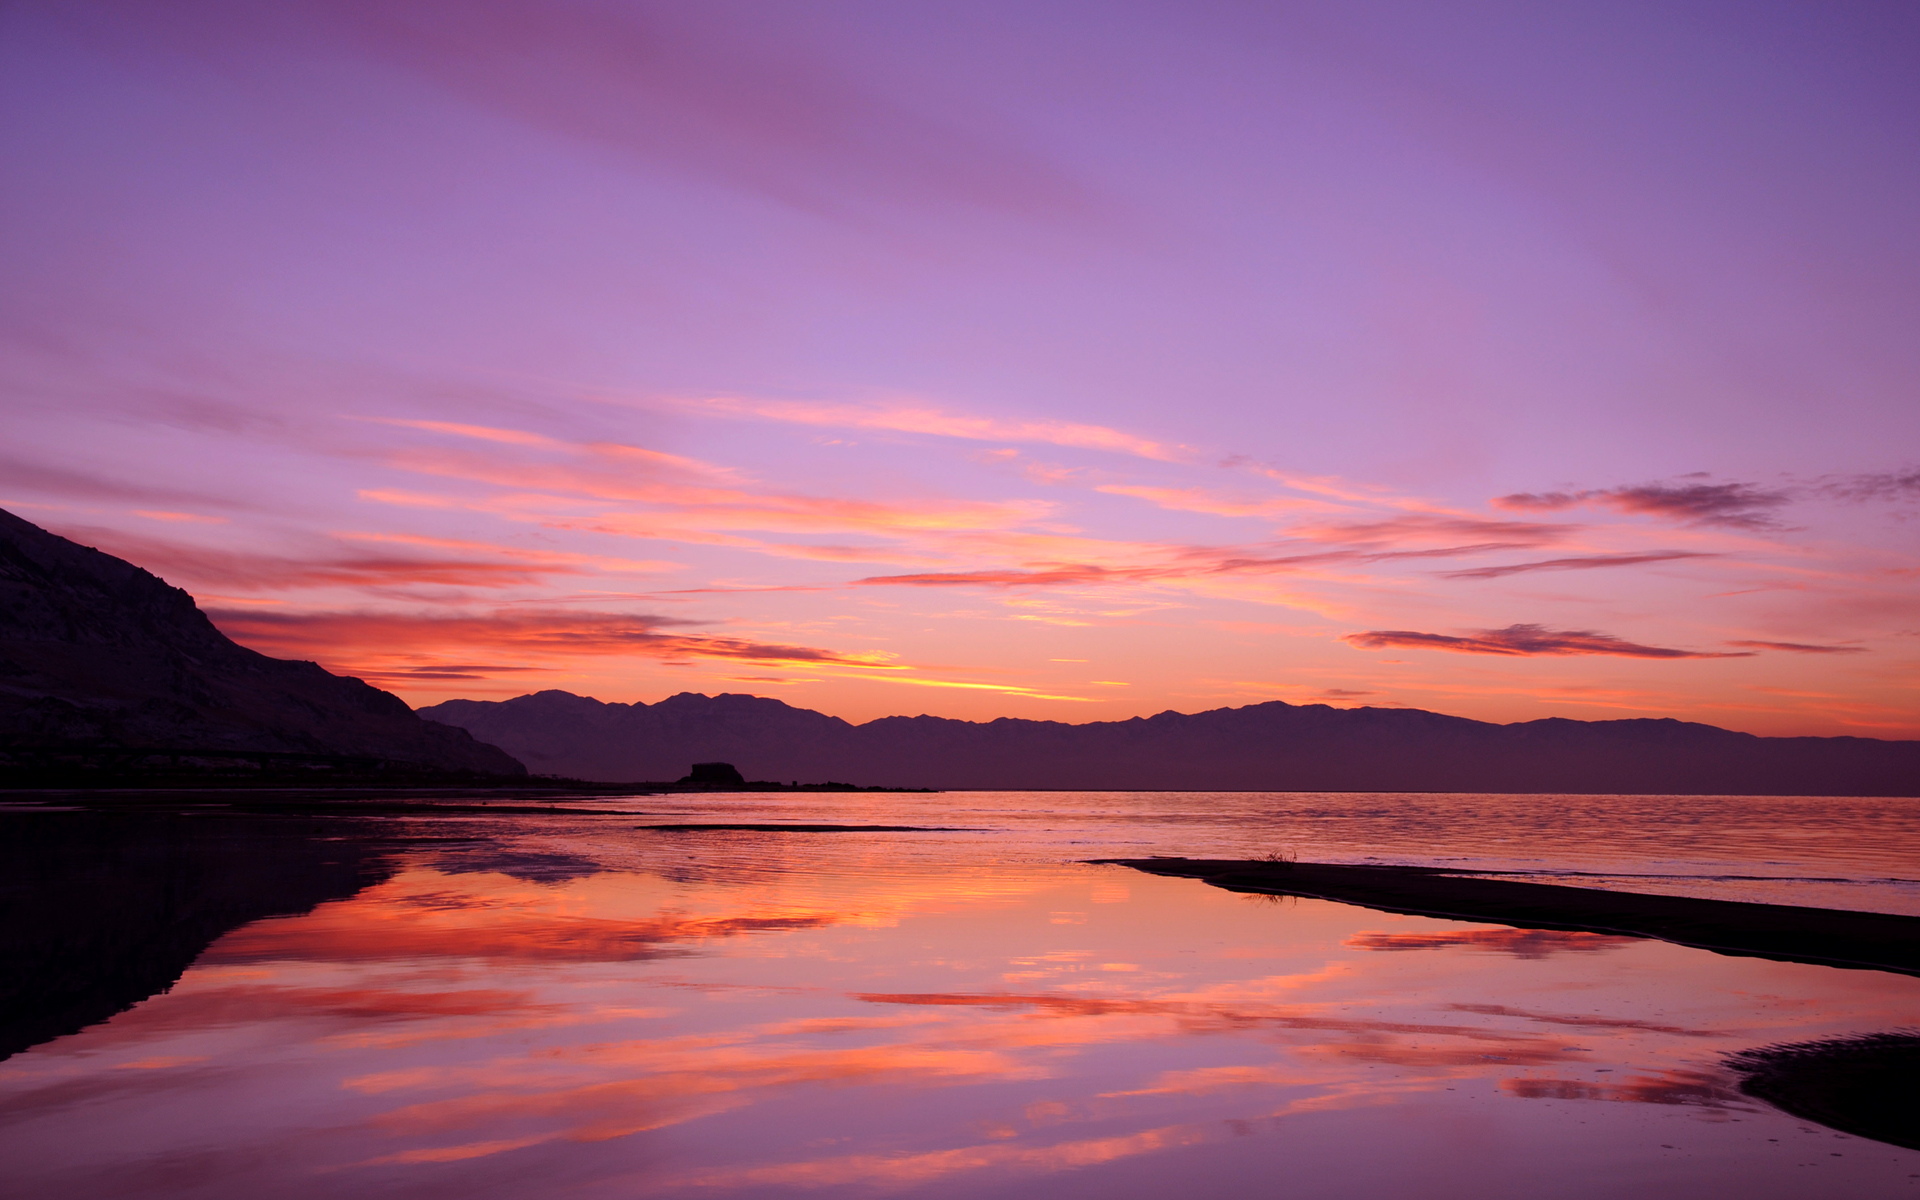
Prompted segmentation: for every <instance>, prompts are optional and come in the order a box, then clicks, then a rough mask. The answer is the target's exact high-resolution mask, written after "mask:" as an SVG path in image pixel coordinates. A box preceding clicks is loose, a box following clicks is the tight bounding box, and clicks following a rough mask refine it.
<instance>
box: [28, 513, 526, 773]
mask: <svg viewBox="0 0 1920 1200" xmlns="http://www.w3.org/2000/svg"><path fill="white" fill-rule="evenodd" d="M137 750H150V751H155V752H165V753H168V754H174V755H186V756H188V757H192V756H196V755H197V756H200V757H202V758H205V757H206V756H210V755H218V754H219V753H223V752H224V753H243V754H244V753H253V754H256V755H276V754H277V755H290V756H310V757H312V758H314V759H315V760H324V759H328V758H353V759H358V760H368V761H372V762H375V763H386V764H401V765H405V766H409V767H415V768H424V769H430V770H436V771H454V772H468V773H479V774H494V775H524V774H525V773H526V768H525V767H523V766H521V764H520V763H518V762H516V761H515V760H514V759H513V758H512V757H511V756H509V755H508V754H506V753H505V752H504V751H502V750H500V749H499V748H497V747H495V746H490V745H487V744H485V743H483V742H478V741H475V740H474V738H473V737H472V736H471V735H470V734H468V733H467V732H466V731H465V730H464V729H455V728H452V727H450V726H447V725H443V724H439V723H436V722H434V721H427V720H422V719H421V718H420V717H418V716H416V715H415V714H414V712H413V710H412V709H410V708H408V707H407V705H406V702H405V701H403V700H401V699H400V698H399V697H398V696H395V695H393V694H392V693H390V692H383V691H381V690H380V689H378V688H375V687H370V686H368V685H367V684H365V683H362V682H361V681H360V680H358V679H347V678H343V677H341V676H338V675H331V674H329V673H327V672H326V671H324V670H322V669H321V668H320V667H319V666H317V665H316V664H314V663H310V662H287V661H285V660H282V659H277V658H268V657H267V656H266V655H264V654H258V653H256V652H254V651H252V650H248V649H247V648H245V647H244V646H240V645H238V644H236V643H235V642H233V641H232V640H231V639H229V638H228V637H227V636H226V635H225V634H223V633H221V632H220V631H219V630H218V629H215V628H214V627H213V623H212V622H211V621H209V620H207V617H206V614H204V613H202V612H201V611H200V609H199V607H198V606H197V605H195V604H194V602H193V597H192V596H189V595H188V594H187V593H186V592H184V591H181V590H180V589H179V588H175V587H169V586H168V585H167V584H166V582H165V581H164V580H161V579H159V578H156V577H155V576H153V575H150V574H148V573H147V572H146V571H143V570H141V569H140V568H139V567H136V566H134V565H133V564H132V563H129V562H125V561H123V560H121V559H118V558H115V557H113V556H112V555H110V554H103V553H101V552H100V551H98V550H93V549H89V548H88V547H85V546H81V545H78V544H77V543H74V542H70V541H68V540H67V539H65V538H62V537H57V536H55V535H54V534H51V533H48V532H47V531H46V530H44V529H41V528H40V527H38V526H36V525H33V524H31V523H29V522H27V521H23V520H21V519H20V518H18V517H16V516H14V515H13V514H11V513H8V512H5V511H0V766H8V765H11V766H13V767H15V768H24V767H25V766H28V765H32V764H35V763H43V762H45V761H46V759H47V756H48V755H49V754H54V753H58V752H73V753H80V754H83V755H84V754H92V755H94V756H96V758H97V757H98V756H99V755H101V754H103V753H110V752H115V751H137Z"/></svg>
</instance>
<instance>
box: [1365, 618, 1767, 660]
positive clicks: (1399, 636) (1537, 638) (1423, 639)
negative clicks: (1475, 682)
mask: <svg viewBox="0 0 1920 1200" xmlns="http://www.w3.org/2000/svg"><path fill="white" fill-rule="evenodd" d="M1340 640H1341V641H1343V642H1346V643H1347V644H1348V645H1350V646H1357V647H1359V648H1360V649H1362V650H1392V649H1409V650H1446V651H1449V652H1451V653H1454V654H1497V655H1503V656H1506V657H1518V658H1527V657H1533V656H1536V655H1568V654H1606V655H1613V656H1616V657H1619V658H1751V657H1753V654H1752V652H1751V651H1746V652H1741V653H1717V652H1713V651H1701V650H1675V649H1672V648H1669V647H1666V646H1642V645H1640V644H1639V643H1637V642H1629V641H1624V640H1622V639H1620V638H1617V637H1614V636H1613V635H1612V634H1610V633H1595V632H1593V631H1592V630H1584V629H1566V630H1554V629H1548V628H1547V627H1545V626H1544V625H1509V626H1507V627H1506V628H1505V629H1483V630H1480V631H1478V632H1477V633H1475V634H1472V635H1470V636H1466V637H1454V636H1450V635H1448V634H1443V633H1416V632H1414V631H1412V630H1406V629H1373V630H1368V631H1367V632H1365V633H1349V634H1346V635H1345V636H1343V637H1342V638H1341V639H1340Z"/></svg>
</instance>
